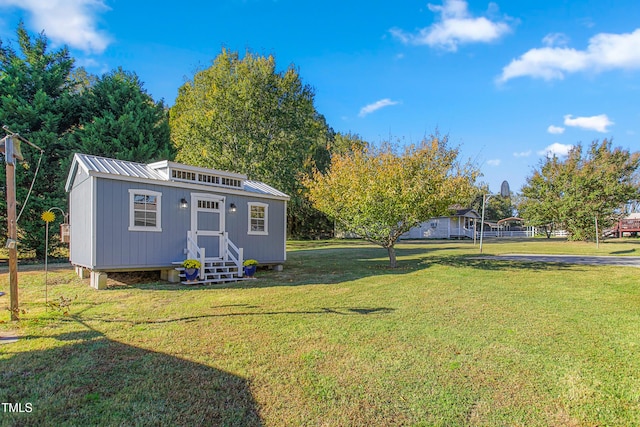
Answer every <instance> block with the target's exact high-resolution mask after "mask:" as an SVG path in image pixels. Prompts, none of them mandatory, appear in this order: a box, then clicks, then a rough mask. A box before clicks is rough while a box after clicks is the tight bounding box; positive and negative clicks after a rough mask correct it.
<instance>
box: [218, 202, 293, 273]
mask: <svg viewBox="0 0 640 427" xmlns="http://www.w3.org/2000/svg"><path fill="white" fill-rule="evenodd" d="M249 202H260V203H266V204H267V205H269V208H268V212H269V213H268V230H269V234H268V235H266V236H262V235H251V234H247V231H248V230H249V210H248V203H249ZM231 203H235V205H236V207H237V211H236V212H229V206H230V205H231ZM226 204H227V213H226V220H227V225H226V228H227V231H228V232H229V239H231V241H232V242H233V243H234V244H235V245H236V246H237V247H239V248H244V259H255V260H258V262H260V263H261V264H278V263H283V262H284V261H285V258H286V255H285V251H286V247H285V245H286V240H287V239H286V234H285V232H286V230H285V218H286V215H287V213H286V203H285V202H284V201H282V200H272V199H263V198H260V197H248V196H239V195H231V194H230V195H228V196H227V201H226Z"/></svg>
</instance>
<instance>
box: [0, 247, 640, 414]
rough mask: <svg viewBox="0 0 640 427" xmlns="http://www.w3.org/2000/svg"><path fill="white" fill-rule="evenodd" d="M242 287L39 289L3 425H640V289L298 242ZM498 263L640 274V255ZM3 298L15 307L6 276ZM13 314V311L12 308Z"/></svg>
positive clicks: (624, 251) (604, 276)
mask: <svg viewBox="0 0 640 427" xmlns="http://www.w3.org/2000/svg"><path fill="white" fill-rule="evenodd" d="M289 249H290V252H289V261H288V262H287V264H286V266H285V269H284V271H282V272H273V271H259V272H258V276H259V279H258V280H255V281H251V282H245V283H242V284H235V285H231V286H224V287H202V286H183V285H174V284H169V283H166V282H158V283H145V284H125V283H118V282H113V281H112V282H111V286H110V288H109V289H108V290H105V291H95V290H93V289H90V288H89V287H88V284H87V281H86V280H85V281H81V280H79V279H77V278H75V276H74V275H73V274H72V272H71V271H68V270H58V271H55V272H49V285H50V286H49V297H50V299H54V298H59V297H60V296H65V297H72V298H75V297H76V296H77V298H76V299H75V300H74V302H73V303H72V305H71V314H70V316H63V315H62V314H60V313H59V312H57V311H53V310H49V311H45V307H44V283H43V273H42V272H30V273H21V275H20V289H21V294H20V298H21V306H22V308H24V309H26V310H27V313H26V314H25V315H23V320H22V321H21V322H20V323H19V324H16V323H12V322H9V313H8V311H4V310H3V311H2V312H0V322H2V323H0V332H4V333H6V332H7V331H15V332H17V333H18V335H20V337H21V338H20V340H19V341H18V342H17V343H14V344H5V345H2V346H0V384H2V386H1V387H0V402H10V403H18V402H20V403H23V404H24V403H27V402H29V403H31V404H32V406H33V410H32V412H31V413H23V414H11V413H7V412H2V410H1V408H0V425H34V426H40V425H56V426H57V425H168V426H169V425H237V426H245V425H249V426H250V425H265V426H282V425H291V426H299V425H309V426H352V425H355V426H377V425H422V426H431V425H440V426H458V425H459V426H466V425H478V426H505V425H508V426H605V425H606V426H631V425H640V286H639V285H638V282H639V280H638V279H639V278H640V269H636V268H629V267H626V268H621V267H590V266H569V265H562V264H542V263H515V262H501V261H493V260H474V259H470V258H469V255H476V254H478V246H477V245H476V246H473V244H472V243H470V242H418V243H404V244H401V245H399V246H398V256H399V258H398V259H399V265H400V267H399V268H397V269H394V270H390V269H388V268H387V263H388V260H387V258H386V251H385V250H383V249H381V248H377V247H374V246H370V245H368V244H364V243H361V242H336V241H330V242H291V243H290V245H289ZM484 252H485V254H499V253H518V252H519V253H524V252H526V253H579V254H599V255H612V254H613V255H616V254H617V255H634V254H635V255H640V240H623V241H620V242H612V241H607V242H605V243H602V244H601V245H600V248H598V249H596V248H595V244H584V243H567V242H564V241H547V240H546V239H536V240H533V241H516V242H510V243H501V242H496V241H487V242H486V244H485V250H484ZM0 291H4V292H7V293H8V278H7V274H6V273H3V274H1V275H0ZM8 303H9V302H8V295H5V296H2V297H0V307H4V306H6V305H8Z"/></svg>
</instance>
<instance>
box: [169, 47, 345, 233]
mask: <svg viewBox="0 0 640 427" xmlns="http://www.w3.org/2000/svg"><path fill="white" fill-rule="evenodd" d="M169 123H170V127H171V139H172V141H173V143H174V144H175V147H176V149H177V156H176V159H177V160H178V161H181V162H184V163H188V164H191V165H196V166H202V167H211V168H217V169H223V170H229V171H233V172H239V173H244V174H246V175H247V176H249V178H250V179H256V180H260V181H264V182H266V183H268V184H270V185H272V186H274V187H276V188H278V189H280V190H281V191H284V192H285V193H287V194H289V195H290V196H291V201H290V203H289V204H288V207H289V216H290V221H289V224H290V228H289V231H290V233H293V234H298V233H299V232H300V230H301V227H302V225H304V224H310V223H313V222H314V221H315V220H314V219H313V214H315V215H317V212H313V211H312V210H311V209H310V204H309V203H308V201H307V200H306V197H305V194H304V193H305V189H304V187H303V186H302V185H301V183H300V176H301V175H304V174H310V173H311V171H312V169H313V167H314V166H316V165H318V164H319V165H320V167H322V165H321V164H322V163H326V164H328V161H329V155H328V147H329V145H330V144H329V143H330V141H331V138H332V136H333V133H332V130H331V129H330V128H329V126H327V124H326V122H325V119H324V117H323V116H322V115H320V114H319V113H318V112H317V111H316V109H315V106H314V91H313V89H312V88H311V86H309V85H306V84H303V83H302V81H301V78H300V76H299V74H298V71H297V70H296V69H295V68H294V67H293V66H289V67H288V68H287V69H286V70H285V71H282V72H279V71H277V70H276V61H275V58H274V57H273V56H268V57H263V56H259V55H254V54H253V53H251V52H247V53H246V54H245V56H244V58H242V59H240V57H239V55H238V53H237V52H230V51H228V50H226V49H223V50H222V52H221V53H220V54H219V55H218V56H217V57H216V59H215V60H214V62H213V65H212V66H211V67H209V68H207V69H205V70H202V71H200V72H198V73H196V74H195V76H194V78H193V80H191V81H189V82H187V83H185V84H184V85H183V86H182V87H181V88H180V89H179V92H178V98H177V99H176V103H175V105H174V106H173V107H172V108H171V110H170V115H169Z"/></svg>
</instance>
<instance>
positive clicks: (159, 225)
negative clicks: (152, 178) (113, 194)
mask: <svg viewBox="0 0 640 427" xmlns="http://www.w3.org/2000/svg"><path fill="white" fill-rule="evenodd" d="M136 194H142V195H144V196H156V199H157V200H158V210H157V211H156V226H155V227H143V226H140V225H134V224H135V211H134V209H133V208H134V201H133V199H134V196H135V195H136ZM129 231H162V193H160V192H158V191H151V190H136V189H129Z"/></svg>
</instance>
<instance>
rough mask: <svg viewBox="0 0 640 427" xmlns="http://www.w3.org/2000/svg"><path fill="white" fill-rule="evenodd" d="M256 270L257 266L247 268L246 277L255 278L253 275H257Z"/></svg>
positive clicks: (245, 270)
mask: <svg viewBox="0 0 640 427" xmlns="http://www.w3.org/2000/svg"><path fill="white" fill-rule="evenodd" d="M256 268H258V266H257V265H250V266H245V267H244V275H245V276H247V277H253V275H254V274H256Z"/></svg>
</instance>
